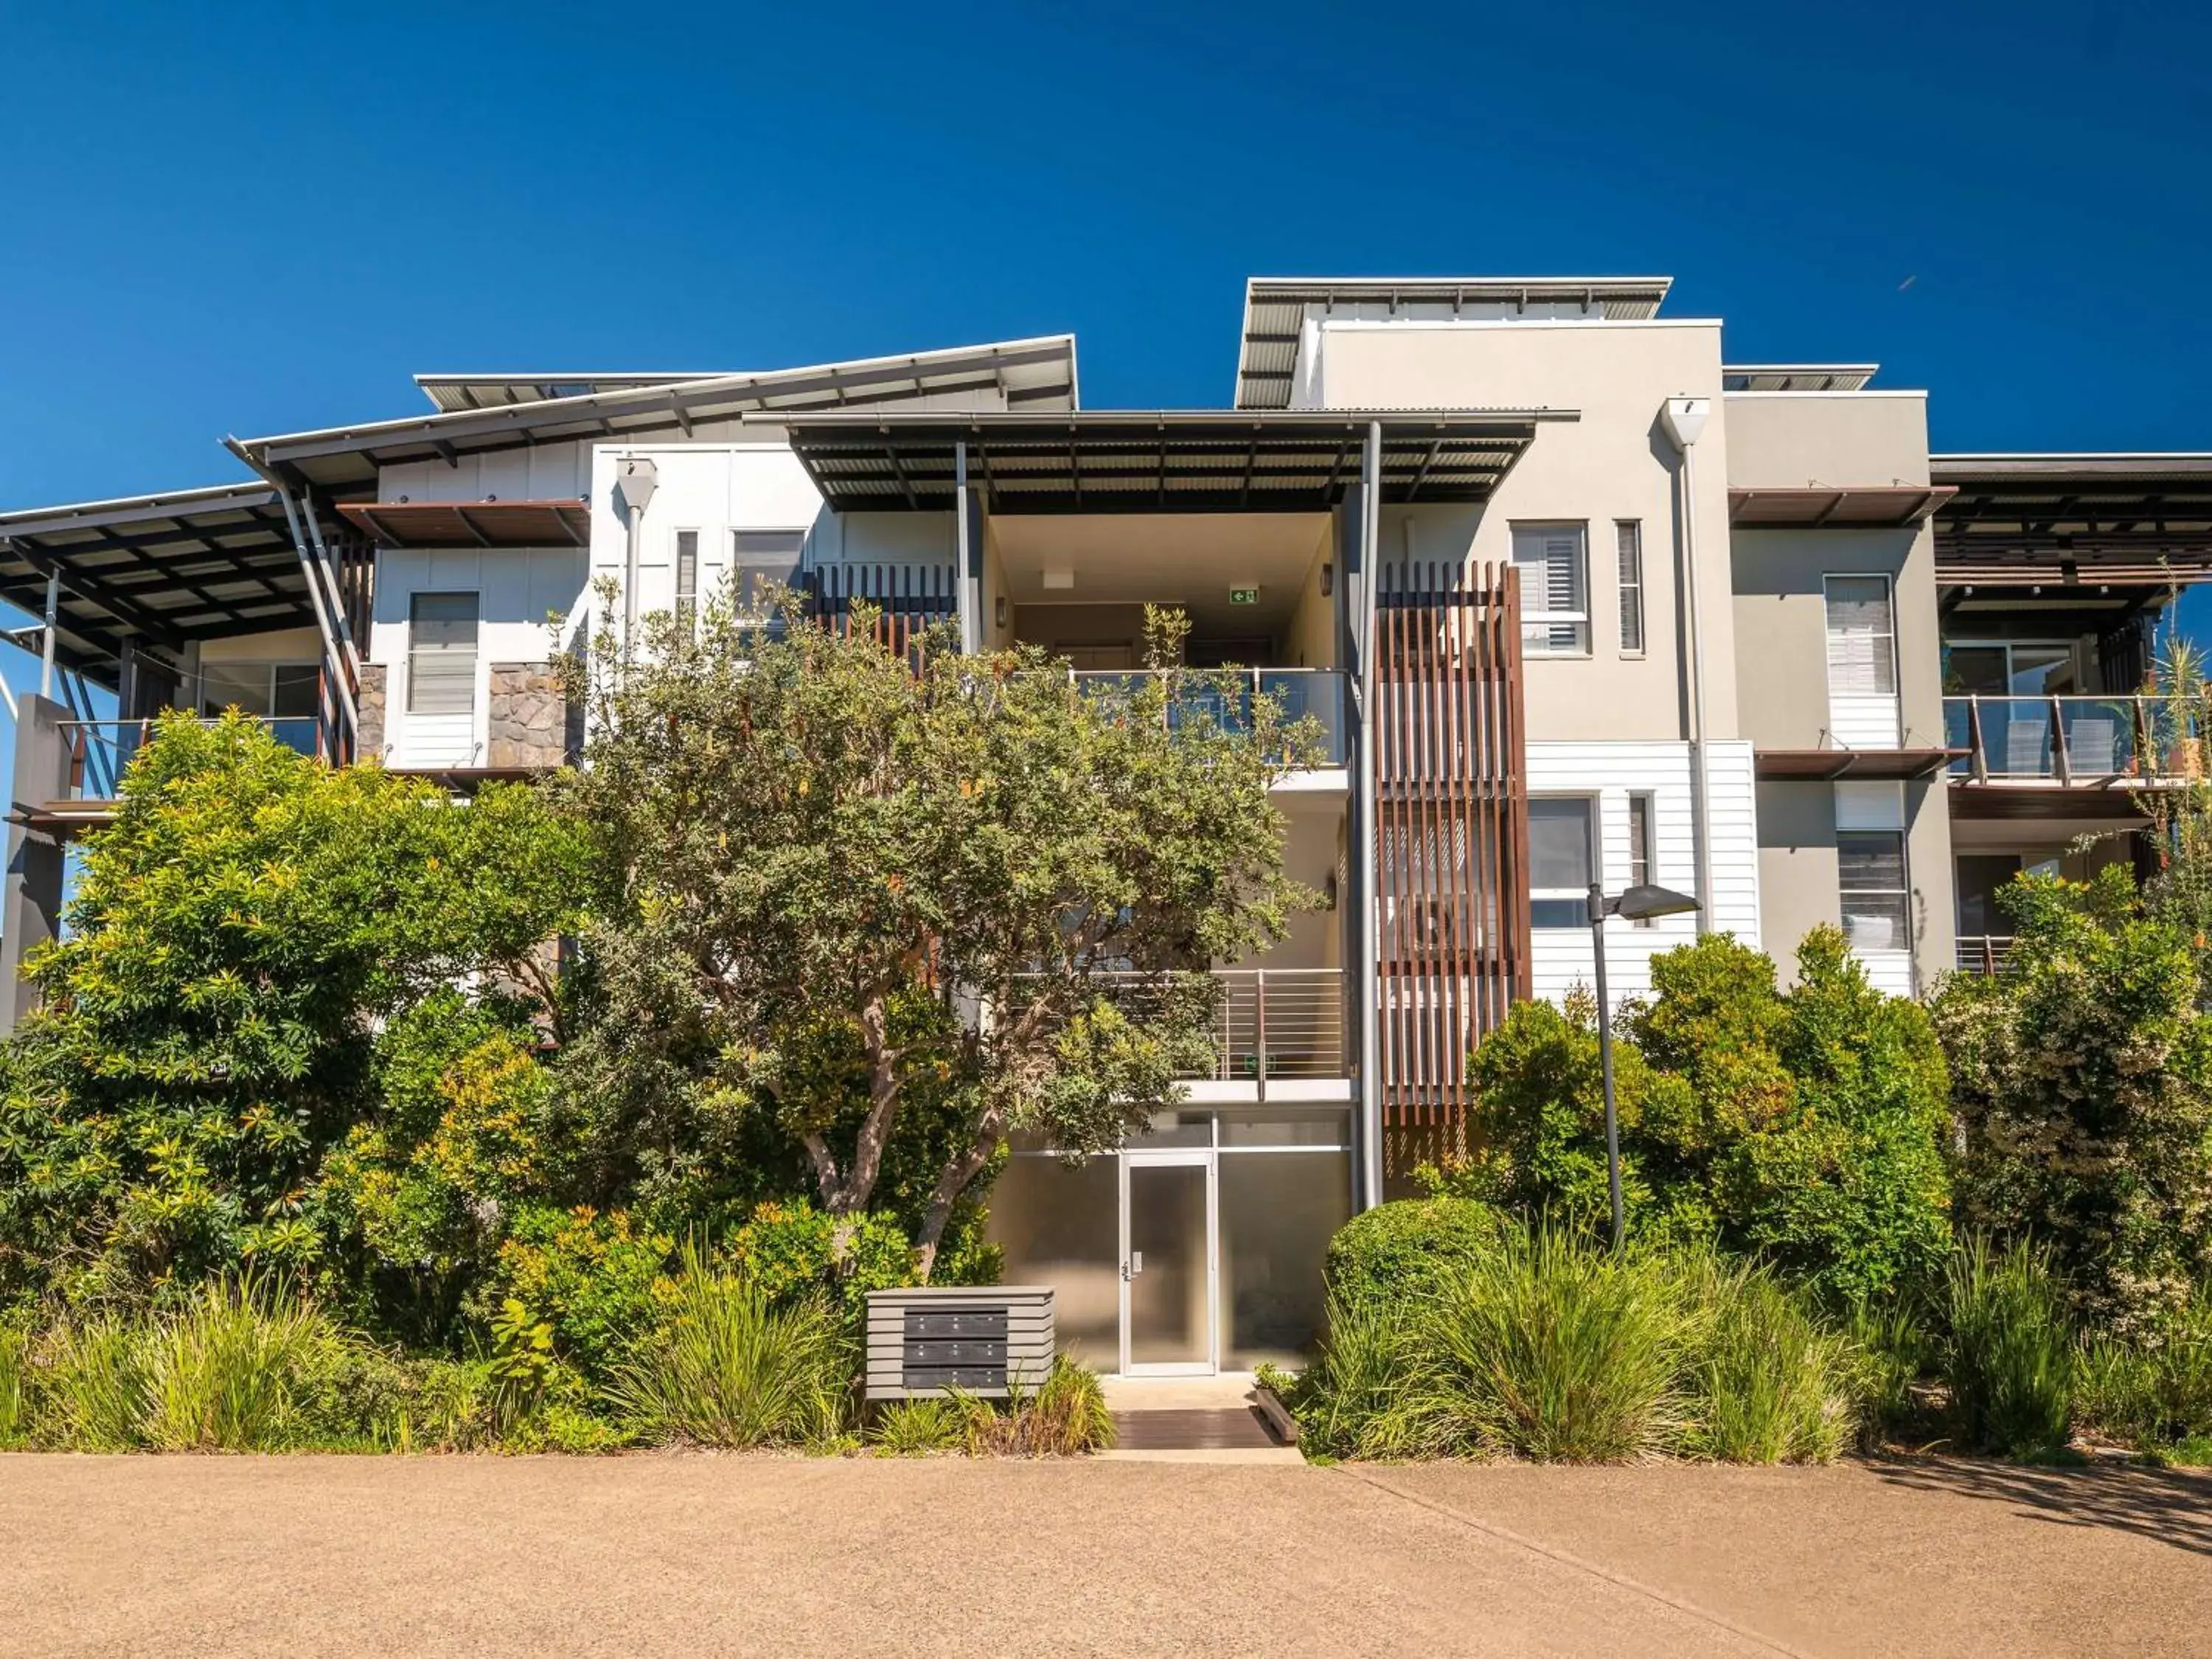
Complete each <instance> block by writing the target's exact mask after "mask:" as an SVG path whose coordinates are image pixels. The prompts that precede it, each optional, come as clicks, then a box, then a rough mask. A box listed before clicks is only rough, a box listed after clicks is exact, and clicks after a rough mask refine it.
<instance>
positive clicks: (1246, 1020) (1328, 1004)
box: [1092, 968, 1349, 1100]
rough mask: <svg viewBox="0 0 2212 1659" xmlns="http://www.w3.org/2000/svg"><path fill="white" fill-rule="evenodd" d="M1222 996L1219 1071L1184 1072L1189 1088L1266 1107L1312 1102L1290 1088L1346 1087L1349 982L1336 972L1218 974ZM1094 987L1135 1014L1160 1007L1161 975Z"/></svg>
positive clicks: (1104, 977)
mask: <svg viewBox="0 0 2212 1659" xmlns="http://www.w3.org/2000/svg"><path fill="white" fill-rule="evenodd" d="M1213 978H1214V980H1215V981H1216V982H1217V983H1218V986H1219V987H1220V1003H1219V1006H1218V1007H1217V1008H1216V1009H1215V1011H1214V1014H1213V1022H1212V1030H1211V1031H1210V1032H1209V1036H1210V1037H1211V1039H1212V1048H1213V1059H1212V1063H1211V1064H1209V1065H1207V1066H1204V1067H1202V1068H1199V1069H1194V1070H1190V1071H1185V1072H1179V1073H1176V1076H1177V1077H1178V1078H1179V1079H1181V1080H1182V1081H1183V1082H1186V1083H1193V1084H1200V1085H1204V1084H1219V1085H1249V1086H1250V1087H1251V1088H1252V1089H1253V1091H1254V1092H1255V1094H1256V1096H1257V1097H1258V1098H1259V1099H1261V1100H1266V1099H1267V1097H1268V1091H1269V1088H1270V1085H1273V1088H1274V1091H1275V1092H1276V1094H1277V1095H1278V1096H1281V1095H1285V1094H1291V1095H1294V1096H1296V1097H1301V1098H1310V1097H1312V1094H1313V1091H1311V1090H1310V1089H1298V1088H1295V1087H1292V1088H1285V1085H1297V1084H1309V1085H1310V1084H1313V1083H1316V1082H1321V1081H1323V1080H1340V1079H1344V1078H1346V1076H1348V1075H1349V1073H1348V1071H1347V1068H1346V1062H1345V1038H1344V1012H1345V1011H1344V975H1343V973H1342V972H1341V971H1340V969H1334V968H1218V969H1214V970H1213ZM1092 983H1093V984H1094V985H1095V986H1097V987H1098V988H1100V989H1101V990H1103V992H1104V993H1105V994H1106V995H1108V996H1109V998H1111V999H1112V1000H1114V1001H1115V1003H1116V1004H1118V1005H1119V1006H1121V1007H1123V1008H1125V1009H1127V1010H1128V1011H1130V1012H1132V1013H1138V1012H1143V1011H1144V1010H1145V1009H1146V1008H1147V1007H1148V1006H1157V1000H1158V996H1159V994H1160V991H1161V983H1162V981H1161V978H1160V976H1159V975H1156V974H1137V973H1128V974H1100V975H1095V976H1094V977H1093V980H1092Z"/></svg>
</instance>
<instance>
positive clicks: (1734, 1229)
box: [1443, 927, 1949, 1303]
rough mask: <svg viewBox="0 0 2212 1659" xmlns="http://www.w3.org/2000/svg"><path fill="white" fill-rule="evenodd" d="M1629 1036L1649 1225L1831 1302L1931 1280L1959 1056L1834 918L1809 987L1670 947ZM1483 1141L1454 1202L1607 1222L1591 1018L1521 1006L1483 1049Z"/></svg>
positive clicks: (1453, 1180)
mask: <svg viewBox="0 0 2212 1659" xmlns="http://www.w3.org/2000/svg"><path fill="white" fill-rule="evenodd" d="M1651 972H1652V982H1653V987H1654V989H1655V992H1656V996H1655V998H1654V1000H1652V1001H1651V1002H1650V1003H1649V1004H1648V1005H1646V1006H1643V1007H1641V1008H1639V1009H1634V1010H1632V1011H1631V1012H1630V1015H1629V1017H1628V1018H1626V1020H1624V1021H1623V1025H1624V1028H1625V1029H1624V1030H1623V1031H1622V1032H1621V1033H1620V1036H1617V1038H1616V1040H1615V1042H1614V1046H1613V1056H1614V1075H1615V1097H1616V1101H1617V1103H1618V1115H1619V1119H1620V1146H1621V1167H1622V1175H1621V1185H1622V1196H1623V1201H1624V1204H1625V1206H1626V1210H1627V1212H1628V1216H1629V1220H1630V1226H1631V1231H1632V1234H1633V1236H1634V1237H1637V1238H1638V1240H1640V1241H1642V1242H1644V1243H1647V1244H1652V1245H1662V1244H1674V1245H1687V1244H1696V1243H1703V1242H1708V1241H1710V1242H1714V1243H1719V1244H1722V1245H1723V1246H1724V1247H1726V1248H1728V1249H1731V1250H1733V1251H1735V1252H1737V1253H1739V1254H1742V1255H1759V1256H1761V1257H1763V1258H1765V1259H1766V1260H1768V1261H1771V1262H1773V1263H1774V1264H1775V1265H1777V1266H1778V1267H1780V1268H1782V1269H1783V1270H1784V1272H1785V1273H1789V1274H1790V1276H1792V1277H1793V1278H1796V1279H1802V1281H1804V1282H1806V1283H1807V1284H1808V1285H1811V1286H1812V1287H1813V1288H1814V1290H1815V1291H1816V1292H1817V1293H1819V1294H1820V1296H1821V1297H1824V1298H1825V1299H1826V1300H1829V1301H1831V1302H1836V1303H1855V1302H1864V1301H1867V1300H1869V1299H1873V1298H1880V1297H1886V1296H1888V1295H1890V1294H1893V1292H1895V1291H1898V1290H1899V1289H1900V1288H1902V1287H1905V1286H1908V1285H1913V1284H1916V1283H1920V1282H1924V1281H1925V1280H1926V1279H1929V1277H1930V1276H1932V1274H1933V1273H1935V1272H1936V1270H1937V1268H1938V1267H1939V1265H1940V1263H1941V1261H1942V1256H1943V1253H1944V1251H1945V1249H1947V1247H1948V1237H1949V1232H1948V1218H1947V1212H1948V1186H1947V1181H1946V1176H1945V1170H1944V1164H1943V1158H1942V1137H1943V1133H1944V1128H1945V1123H1946V1115H1945V1094H1946V1079H1945V1072H1944V1065H1943V1056H1942V1052H1941V1049H1940V1048H1939V1047H1938V1046H1937V1044H1936V1040H1935V1037H1934V1035H1933V1031H1932V1030H1931V1028H1930V1026H1929V1021H1928V1018H1927V1016H1926V1015H1925V1014H1924V1013H1923V1012H1922V1011H1921V1010H1920V1009H1919V1008H1917V1006H1914V1005H1913V1004H1911V1003H1910V1002H1907V1001H1905V1000H1903V999H1900V998H1895V997H1888V996H1885V995H1883V994H1881V993H1880V992H1879V991H1876V990H1875V988H1874V987H1872V986H1871V985H1869V983H1868V981H1867V979H1866V975H1865V973H1864V971H1863V969H1861V968H1860V967H1859V966H1858V965H1857V963H1855V962H1854V961H1853V960H1852V959H1851V957H1850V952H1849V951H1848V950H1847V949H1846V947H1845V945H1844V939H1843V936H1842V934H1841V933H1838V931H1837V930H1835V929H1833V928H1827V927H1822V928H1815V929H1814V931H1813V932H1812V933H1809V934H1808V935H1807V936H1806V938H1805V939H1804V941H1803V942H1802V945H1800V946H1799V949H1798V955H1797V982H1796V985H1795V986H1793V987H1791V988H1790V990H1789V991H1787V992H1781V991H1778V990H1777V989H1776V987H1775V983H1774V968H1773V964H1772V963H1771V962H1769V961H1768V960H1767V958H1766V957H1764V956H1761V955H1760V954H1759V952H1757V951H1753V950H1750V949H1748V948H1747V947H1746V946H1744V945H1739V944H1737V943H1736V942H1735V940H1733V939H1729V938H1728V937H1726V936H1725V935H1721V934H1714V935H1711V936H1708V937H1707V938H1705V939H1701V940H1699V942H1698V943H1697V944H1695V945H1684V946H1681V947H1680V948H1678V949H1676V950H1674V951H1667V952H1664V953H1663V954H1662V955H1660V956H1657V957H1654V958H1653V959H1652V964H1651ZM1469 1079H1470V1081H1471V1082H1472V1083H1473V1084H1474V1087H1475V1091H1476V1099H1477V1104H1476V1111H1475V1118H1474V1130H1475V1136H1476V1142H1477V1150H1476V1152H1475V1153H1474V1156H1473V1157H1472V1158H1470V1159H1468V1160H1467V1161H1465V1162H1464V1163H1462V1164H1458V1165H1456V1166H1455V1167H1454V1168H1452V1169H1451V1170H1448V1171H1447V1172H1446V1173H1445V1175H1444V1176H1443V1182H1444V1185H1445V1186H1446V1188H1448V1189H1449V1190H1451V1191H1455V1192H1459V1193H1463V1194H1468V1195H1470V1196H1474V1197H1479V1198H1483V1199H1486V1200H1489V1201H1491V1202H1493V1203H1497V1204H1501V1205H1504V1206H1510V1207H1512V1208H1515V1209H1518V1210H1522V1211H1525V1212H1543V1213H1546V1214H1548V1215H1550V1216H1552V1217H1553V1218H1556V1219H1558V1220H1560V1221H1562V1222H1564V1223H1565V1224H1566V1225H1571V1226H1583V1225H1597V1224H1598V1223H1599V1222H1600V1221H1601V1220H1602V1218H1605V1217H1606V1216H1607V1213H1608V1211H1609V1206H1610V1203H1609V1197H1608V1194H1607V1181H1606V1161H1605V1135H1604V1125H1605V1106H1604V1096H1603V1092H1602V1090H1601V1083H1600V1072H1599V1057H1598V1042H1597V1032H1596V1006H1595V1002H1594V1001H1592V1000H1589V999H1588V998H1577V999H1571V1000H1570V1002H1569V1004H1568V1006H1565V1007H1557V1006H1552V1005H1550V1004H1547V1003H1541V1002H1531V1003H1524V1004H1522V1005H1520V1006H1516V1007H1515V1008H1514V1009H1513V1010H1512V1011H1511V1012H1510V1014H1509V1015H1508V1017H1507V1018H1506V1020H1505V1022H1504V1024H1503V1025H1502V1026H1501V1027H1500V1028H1499V1029H1498V1030H1497V1031H1496V1032H1495V1033H1493V1034H1492V1036H1490V1037H1488V1038H1487V1039H1486V1041H1485V1042H1483V1044H1482V1046H1481V1047H1480V1048H1479V1049H1478V1050H1477V1051H1476V1053H1475V1054H1474V1059H1473V1060H1472V1062H1471V1064H1470V1066H1469Z"/></svg>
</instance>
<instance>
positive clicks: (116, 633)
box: [0, 483, 314, 684]
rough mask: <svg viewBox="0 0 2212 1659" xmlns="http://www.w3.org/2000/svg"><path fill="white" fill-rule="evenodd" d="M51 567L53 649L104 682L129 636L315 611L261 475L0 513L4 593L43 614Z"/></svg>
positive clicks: (195, 635) (173, 633) (254, 628)
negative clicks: (56, 597)
mask: <svg viewBox="0 0 2212 1659" xmlns="http://www.w3.org/2000/svg"><path fill="white" fill-rule="evenodd" d="M49 573H54V574H58V576H59V578H60V582H61V599H60V605H59V615H58V620H57V625H56V630H55V632H56V655H57V656H58V658H59V659H61V660H62V661H63V662H64V663H66V664H68V665H70V666H72V667H77V668H83V669H86V670H88V671H91V672H92V674H93V676H94V678H98V679H100V680H101V681H102V682H103V683H104V684H112V683H113V677H114V672H115V663H116V659H117V658H118V655H119V654H120V653H121V651H122V647H123V643H124V641H125V640H126V639H131V638H135V639H137V641H139V642H140V643H142V644H147V643H150V644H156V645H166V646H171V647H175V646H179V645H182V644H185V643H187V642H189V641H192V640H197V639H210V638H220V637H228V636H229V635H240V634H256V633H264V632H268V631H270V630H271V629H280V628H303V627H306V626H307V625H309V624H310V623H313V620H314V612H313V610H311V609H310V608H309V604H308V599H307V578H306V576H305V574H303V573H302V572H301V568H300V560H299V555H298V553H297V552H296V551H295V550H294V548H293V546H292V538H291V533H290V531H289V526H287V524H286V522H285V518H284V507H283V502H282V501H280V500H279V499H278V497H277V495H276V491H275V490H274V489H270V487H269V486H268V485H266V484H264V483H251V484H216V485H213V486H210V487H209V488H206V489H179V490H168V491H164V492H162V493H161V494H159V495H131V496H124V497H121V498H118V499H117V500H112V501H82V502H79V503H76V504H75V505H73V506H67V507H29V508H22V509H19V510H17V511H15V512H10V513H0V599H6V600H8V601H9V603H10V604H13V605H17V606H19V607H21V609H23V610H24V611H28V612H29V613H30V614H31V615H32V616H33V617H37V616H40V615H42V614H43V613H44V611H45V609H46V578H47V575H48V574H49Z"/></svg>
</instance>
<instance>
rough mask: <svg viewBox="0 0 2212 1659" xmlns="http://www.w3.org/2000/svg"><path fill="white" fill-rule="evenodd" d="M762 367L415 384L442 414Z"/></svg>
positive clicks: (422, 378)
mask: <svg viewBox="0 0 2212 1659" xmlns="http://www.w3.org/2000/svg"><path fill="white" fill-rule="evenodd" d="M761 372H762V371H760V370H758V369H744V368H718V369H701V370H685V371H681V372H662V371H657V370H647V371H644V372H641V373H633V374H622V373H601V372H599V371H577V372H572V373H566V374H417V375H416V377H415V384H416V386H420V387H422V395H423V396H424V397H426V398H428V399H429V400H430V406H431V407H432V408H434V409H435V410H438V411H439V412H440V413H441V414H447V415H450V414H453V413H455V412H456V411H458V410H465V409H506V408H509V407H511V406H512V405H513V404H536V403H550V402H551V401H553V400H554V399H556V398H589V397H594V396H596V395H598V394H599V392H635V390H637V388H638V387H640V386H681V385H684V384H685V383H687V382H689V381H692V380H735V379H737V378H738V377H740V376H743V375H750V374H759V373H761Z"/></svg>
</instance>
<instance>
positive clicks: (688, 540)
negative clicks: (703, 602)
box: [676, 530, 699, 629]
mask: <svg viewBox="0 0 2212 1659" xmlns="http://www.w3.org/2000/svg"><path fill="white" fill-rule="evenodd" d="M698 614H699V532H697V531H696V530H679V531H678V532H676V620H677V622H678V623H680V624H681V625H682V626H684V627H685V628H687V629H688V628H690V626H691V622H692V618H693V617H696V616H697V615H698Z"/></svg>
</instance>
